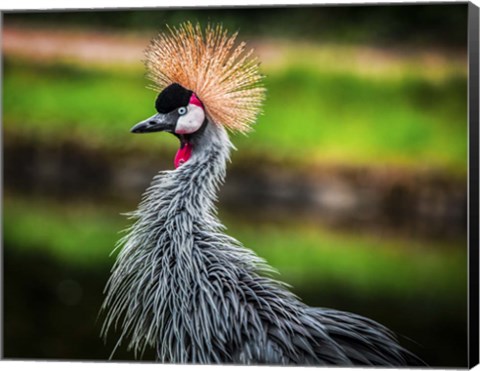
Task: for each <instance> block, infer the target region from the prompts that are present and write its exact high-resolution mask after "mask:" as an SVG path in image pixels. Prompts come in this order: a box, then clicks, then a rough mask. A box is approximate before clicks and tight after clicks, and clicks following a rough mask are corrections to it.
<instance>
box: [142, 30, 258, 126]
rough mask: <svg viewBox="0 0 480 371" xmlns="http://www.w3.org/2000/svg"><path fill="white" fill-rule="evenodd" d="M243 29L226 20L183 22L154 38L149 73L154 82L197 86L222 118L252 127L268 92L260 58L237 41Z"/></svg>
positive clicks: (209, 107)
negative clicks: (203, 24)
mask: <svg viewBox="0 0 480 371" xmlns="http://www.w3.org/2000/svg"><path fill="white" fill-rule="evenodd" d="M236 37H237V33H234V34H233V35H229V34H228V31H227V30H226V29H224V28H223V26H222V25H216V26H212V25H210V24H209V25H208V26H207V27H206V28H205V30H204V31H202V29H201V27H200V25H199V24H198V23H197V24H196V25H195V26H193V25H192V23H190V22H186V23H182V24H181V25H180V26H179V27H178V28H175V27H168V31H167V32H165V33H162V34H160V35H158V36H157V37H156V38H154V39H153V40H152V41H151V43H150V46H149V47H148V48H147V50H146V51H145V55H146V61H145V63H146V67H147V70H148V72H147V76H148V78H149V79H150V80H152V81H153V82H154V86H153V88H155V89H156V90H163V89H164V88H165V87H167V86H168V85H170V84H173V83H178V84H180V85H182V86H183V87H184V88H186V89H189V90H191V91H193V92H194V93H195V94H196V95H197V97H198V98H199V99H200V100H201V101H202V103H203V105H204V107H205V110H206V112H207V115H208V116H209V117H210V118H211V119H212V121H213V122H214V123H216V124H220V125H224V126H226V127H227V128H228V129H231V130H237V131H241V132H246V131H248V130H249V128H250V125H251V124H253V123H254V122H255V120H256V117H257V115H258V113H259V112H260V109H261V105H262V103H263V100H264V97H265V88H264V87H263V85H262V79H263V76H262V75H261V74H260V72H259V62H258V60H257V59H256V58H255V57H253V56H252V53H253V50H249V51H246V44H245V43H244V42H242V43H240V44H239V45H237V46H235V40H236Z"/></svg>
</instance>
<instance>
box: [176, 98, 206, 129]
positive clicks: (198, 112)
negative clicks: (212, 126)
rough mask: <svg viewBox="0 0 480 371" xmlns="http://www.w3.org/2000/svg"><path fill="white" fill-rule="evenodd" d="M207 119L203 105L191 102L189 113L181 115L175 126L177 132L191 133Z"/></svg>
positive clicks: (188, 107) (188, 108)
mask: <svg viewBox="0 0 480 371" xmlns="http://www.w3.org/2000/svg"><path fill="white" fill-rule="evenodd" d="M204 120H205V112H204V111H203V108H202V107H199V106H197V105H195V104H189V105H188V106H187V113H186V114H185V115H183V116H180V117H179V118H178V121H177V126H176V127H175V133H177V134H191V133H194V132H196V131H197V130H198V129H200V127H201V126H202V124H203V121H204Z"/></svg>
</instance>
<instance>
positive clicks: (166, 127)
mask: <svg viewBox="0 0 480 371" xmlns="http://www.w3.org/2000/svg"><path fill="white" fill-rule="evenodd" d="M175 125H176V118H175V117H173V116H172V115H170V114H162V113H157V114H156V115H153V116H152V117H149V118H148V119H146V120H143V121H141V122H139V123H138V124H136V125H135V126H134V127H133V128H131V129H130V132H132V133H136V134H137V133H154V132H156V131H168V132H171V133H173V131H174V130H175Z"/></svg>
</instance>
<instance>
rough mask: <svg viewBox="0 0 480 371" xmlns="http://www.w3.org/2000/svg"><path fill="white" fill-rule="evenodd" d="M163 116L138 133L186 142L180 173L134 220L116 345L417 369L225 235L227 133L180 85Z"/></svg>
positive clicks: (368, 323) (159, 105)
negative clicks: (221, 211) (308, 300)
mask: <svg viewBox="0 0 480 371" xmlns="http://www.w3.org/2000/svg"><path fill="white" fill-rule="evenodd" d="M195 107H200V108H201V109H204V113H205V114H204V115H202V114H200V113H199V111H198V110H197V108H195ZM156 109H157V112H158V113H157V114H156V115H154V116H152V117H151V118H149V119H147V120H145V121H142V122H141V123H139V124H138V125H136V126H135V127H134V128H133V129H132V131H133V132H136V133H142V132H153V131H168V132H171V133H172V134H174V135H175V136H177V137H178V138H179V140H180V149H179V151H178V152H177V156H176V157H175V166H176V169H174V170H168V171H162V172H160V173H159V174H158V175H157V176H156V177H155V178H154V179H153V182H152V184H151V186H150V187H149V188H148V190H147V191H146V193H145V194H144V197H143V199H142V202H141V203H140V205H139V207H138V209H137V210H136V211H134V212H133V213H131V217H132V218H133V219H134V220H135V221H134V223H133V224H132V226H131V227H130V228H129V229H128V230H127V233H126V235H125V236H124V238H123V239H122V240H121V241H120V242H119V247H121V251H120V252H119V254H118V257H117V260H116V263H115V265H114V267H113V269H112V275H111V277H110V279H109V281H108V284H107V287H106V299H105V303H104V308H105V309H106V310H107V316H106V320H105V323H104V328H103V333H104V334H106V333H107V332H108V331H109V329H110V328H112V327H115V328H117V327H119V328H120V338H119V341H118V345H119V344H121V343H122V342H127V347H128V348H129V349H132V350H134V351H135V354H136V355H141V354H143V351H144V350H145V349H146V348H148V347H152V348H154V349H155V350H156V356H157V359H158V360H159V361H161V362H173V363H244V364H259V363H266V364H284V365H285V364H303V365H344V366H347V365H352V364H361V365H383V366H392V365H394V366H399V365H406V364H412V363H413V364H417V363H418V359H417V358H416V357H415V356H414V355H412V354H411V353H409V352H408V351H407V350H405V349H404V348H402V347H401V346H400V345H399V344H398V343H397V342H396V340H395V337H394V335H393V333H392V332H390V331H389V330H388V329H386V328H385V327H383V326H382V325H380V324H378V323H376V322H374V321H372V320H369V319H367V318H364V317H361V316H358V315H354V314H351V313H346V312H340V311H335V310H330V309H321V308H311V307H308V306H307V305H305V304H304V303H302V302H301V301H300V300H299V299H298V298H297V297H296V296H295V295H293V294H292V293H291V292H290V291H289V290H288V288H287V287H286V285H285V284H283V283H281V282H279V281H277V280H275V279H273V278H272V273H273V270H272V268H271V267H270V266H268V264H266V262H265V261H264V260H262V259H261V258H259V257H258V256H257V255H256V254H254V253H253V252H252V251H251V250H249V249H247V248H245V247H243V246H242V244H241V243H240V242H238V241H237V240H235V239H234V238H232V237H230V236H228V235H227V234H226V233H225V227H224V226H223V225H222V223H221V222H220V221H219V219H218V217H217V213H216V208H215V202H216V197H217V191H218V189H219V186H220V185H221V184H222V183H223V181H224V178H225V174H226V163H227V161H228V160H229V156H230V151H231V149H232V148H233V145H232V144H231V142H230V140H229V138H228V134H227V132H226V130H225V127H224V125H219V124H218V123H217V122H215V121H214V120H213V119H212V118H211V115H210V114H209V113H208V109H206V107H205V106H204V102H203V100H202V97H201V96H200V95H198V96H197V92H193V91H191V90H189V88H186V87H184V86H182V85H181V84H179V83H178V82H174V83H172V84H170V85H168V86H167V87H166V88H164V89H163V90H162V92H161V93H160V94H159V96H158V98H157V101H156ZM225 126H227V125H225ZM238 127H241V126H238Z"/></svg>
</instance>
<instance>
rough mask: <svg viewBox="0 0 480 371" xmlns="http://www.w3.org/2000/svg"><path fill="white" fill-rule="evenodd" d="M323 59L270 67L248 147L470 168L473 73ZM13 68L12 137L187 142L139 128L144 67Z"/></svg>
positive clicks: (7, 86) (9, 64)
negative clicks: (389, 69) (366, 69)
mask: <svg viewBox="0 0 480 371" xmlns="http://www.w3.org/2000/svg"><path fill="white" fill-rule="evenodd" d="M321 67H322V66H317V68H314V67H312V66H308V65H307V66H305V65H300V64H299V65H298V66H297V65H295V64H293V62H291V63H290V64H289V65H287V66H285V67H284V68H281V69H272V70H270V71H269V70H267V71H264V72H265V73H266V75H267V78H266V85H267V89H268V97H267V101H266V104H265V107H264V114H263V115H262V116H261V117H260V119H259V120H258V124H257V125H256V126H255V131H254V132H253V133H251V134H250V135H249V136H248V137H244V136H241V135H239V136H236V137H234V138H233V141H234V143H235V144H236V145H237V147H238V148H239V149H240V150H241V152H240V153H242V154H244V155H248V154H255V155H258V156H262V157H267V158H271V159H273V160H278V161H284V160H287V161H290V162H295V163H298V164H300V165H309V164H314V163H329V164H332V163H333V164H354V165H357V164H361V165H369V166H378V165H380V166H381V165H402V166H403V165H405V166H409V167H413V168H415V167H440V168H446V169H450V170H452V169H454V170H455V171H457V172H460V173H466V156H467V79H466V75H463V74H461V73H456V72H452V73H451V74H450V75H447V76H443V78H442V79H432V78H430V77H427V76H425V78H422V77H421V73H419V71H418V70H415V73H412V74H411V75H408V74H402V77H401V78H396V77H392V78H384V79H379V78H372V77H368V76H364V75H361V74H359V73H356V72H355V71H351V72H348V71H345V70H341V71H331V72H329V73H326V72H322V68H321ZM412 68H413V67H412ZM4 70H5V79H4V83H3V84H4V98H3V103H4V105H3V107H4V111H3V115H4V116H3V119H4V130H5V131H6V136H5V140H6V141H8V140H9V135H21V136H28V137H34V138H36V139H37V140H43V141H49V142H54V141H62V140H72V139H74V140H79V141H82V142H84V143H86V144H87V145H90V146H102V147H104V148H105V147H107V148H111V149H115V148H118V147H131V148H136V149H141V150H144V151H158V149H159V148H160V147H165V146H166V147H167V148H171V149H173V148H174V147H176V145H177V143H176V141H175V140H174V139H173V138H170V137H168V138H167V136H166V135H151V136H137V137H134V136H131V135H130V134H129V129H130V127H131V126H133V124H135V123H136V122H138V121H139V120H141V119H143V118H145V117H148V116H149V115H151V114H152V113H153V102H154V98H155V92H153V91H150V90H148V89H146V88H145V85H146V84H147V81H146V80H145V79H144V77H143V71H141V70H136V69H132V68H130V69H124V70H122V69H119V68H118V67H113V66H112V69H111V70H109V69H105V68H103V69H102V68H97V69H94V68H91V69H88V68H86V67H82V66H80V65H74V64H71V65H67V64H65V63H63V64H59V63H52V64H48V63H44V64H39V63H38V62H36V63H35V64H30V63H29V62H27V61H22V60H19V59H12V58H7V59H6V61H5V68H4ZM425 74H426V75H427V72H425Z"/></svg>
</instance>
